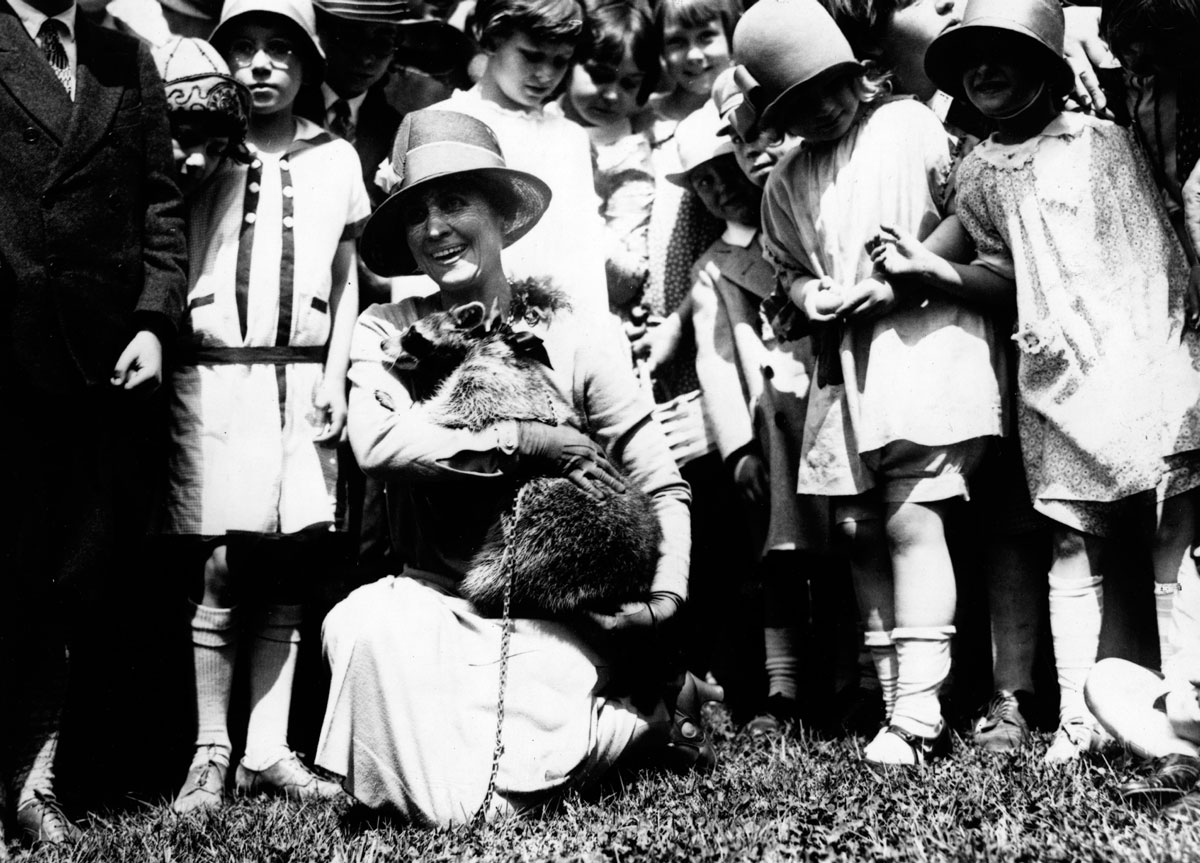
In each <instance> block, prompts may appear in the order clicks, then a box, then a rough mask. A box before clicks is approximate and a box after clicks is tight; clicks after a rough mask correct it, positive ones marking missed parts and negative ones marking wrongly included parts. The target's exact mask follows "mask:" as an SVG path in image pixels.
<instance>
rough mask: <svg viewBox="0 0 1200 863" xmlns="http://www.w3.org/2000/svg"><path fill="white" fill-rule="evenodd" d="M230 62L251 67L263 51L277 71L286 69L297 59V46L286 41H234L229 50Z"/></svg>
mask: <svg viewBox="0 0 1200 863" xmlns="http://www.w3.org/2000/svg"><path fill="white" fill-rule="evenodd" d="M227 51H228V55H229V60H230V62H232V64H233V65H234V66H237V67H243V66H249V65H251V64H252V63H253V62H254V58H255V57H256V56H258V52H259V51H262V52H263V53H265V54H266V55H267V59H268V60H269V61H270V62H271V65H272V66H274V67H275V68H276V69H286V68H288V66H289V65H291V63H292V62H294V61H295V59H296V53H297V52H296V46H295V45H293V44H292V43H291V42H289V41H287V40H286V39H268V40H267V41H266V42H256V41H254V40H252V39H234V40H233V41H232V42H230V43H229V48H228V49H227Z"/></svg>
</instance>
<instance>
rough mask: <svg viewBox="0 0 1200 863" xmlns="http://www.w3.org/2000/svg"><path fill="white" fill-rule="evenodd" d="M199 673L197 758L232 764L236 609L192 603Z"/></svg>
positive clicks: (194, 658) (195, 663) (194, 650)
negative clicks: (231, 696)
mask: <svg viewBox="0 0 1200 863" xmlns="http://www.w3.org/2000/svg"><path fill="white" fill-rule="evenodd" d="M191 610H192V621H191V623H192V664H193V667H194V670H195V675H196V692H195V695H196V758H198V759H199V758H203V759H204V760H206V761H207V760H213V761H216V762H218V763H221V764H226V765H228V764H229V753H230V748H231V747H230V743H229V696H230V693H231V692H232V690H233V666H234V662H235V661H236V660H237V646H238V629H237V610H236V609H234V608H216V607H214V606H211V605H197V604H196V603H191Z"/></svg>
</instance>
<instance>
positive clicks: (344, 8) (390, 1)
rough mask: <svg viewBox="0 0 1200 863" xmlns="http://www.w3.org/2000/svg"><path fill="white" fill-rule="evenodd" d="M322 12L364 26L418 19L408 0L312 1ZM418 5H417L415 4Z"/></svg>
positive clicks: (400, 22)
mask: <svg viewBox="0 0 1200 863" xmlns="http://www.w3.org/2000/svg"><path fill="white" fill-rule="evenodd" d="M313 2H314V3H315V4H316V7H317V8H318V9H320V10H321V11H322V12H328V13H329V14H330V15H334V16H336V17H338V18H345V19H346V20H347V21H361V22H362V23H364V24H402V23H404V22H405V21H411V20H412V19H414V18H417V17H419V15H418V12H417V11H416V10H414V9H413V4H412V3H411V2H409V0H313ZM417 5H418V6H419V5H420V4H419V3H418V4H417Z"/></svg>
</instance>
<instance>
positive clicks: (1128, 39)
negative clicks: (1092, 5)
mask: <svg viewBox="0 0 1200 863" xmlns="http://www.w3.org/2000/svg"><path fill="white" fill-rule="evenodd" d="M1198 33H1200V0H1104V2H1103V3H1101V4H1100V34H1101V35H1102V36H1103V37H1104V40H1105V41H1106V42H1108V45H1109V48H1110V49H1111V50H1112V52H1113V53H1114V54H1116V55H1117V56H1118V57H1127V56H1129V55H1130V54H1131V53H1133V47H1134V45H1135V44H1137V43H1138V42H1143V41H1152V42H1160V41H1161V40H1162V38H1163V37H1164V36H1165V37H1167V38H1168V39H1170V40H1172V41H1173V42H1176V41H1178V42H1180V43H1181V44H1182V42H1185V41H1190V40H1191V39H1192V38H1193V37H1195V36H1196V35H1197V34H1198ZM1164 59H1166V60H1168V62H1171V61H1172V60H1173V59H1174V58H1164ZM1172 65H1173V63H1172Z"/></svg>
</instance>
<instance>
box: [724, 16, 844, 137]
mask: <svg viewBox="0 0 1200 863" xmlns="http://www.w3.org/2000/svg"><path fill="white" fill-rule="evenodd" d="M733 57H734V60H735V61H736V62H737V63H740V64H742V65H743V66H745V68H746V71H747V72H748V73H749V75H750V76H751V77H752V78H753V79H754V80H755V81H756V82H758V85H759V86H760V87H761V88H762V92H761V97H760V101H759V104H762V105H765V106H766V107H765V108H764V110H763V112H762V120H763V122H764V123H767V124H770V123H771V121H772V120H773V119H774V113H775V112H776V111H777V110H778V109H779V108H780V107H781V105H782V103H783V101H784V100H785V98H786V97H788V96H789V95H791V93H792V92H793V91H795V90H796V89H798V88H799V87H801V86H803V85H805V84H812V83H814V82H817V81H820V80H823V79H825V78H828V77H832V76H834V75H837V74H839V73H843V72H851V73H855V74H861V73H862V72H864V71H865V68H864V67H863V65H862V64H861V63H859V62H858V61H857V60H855V59H854V52H853V51H851V50H850V43H849V42H847V41H846V37H845V36H843V35H842V31H841V30H839V29H838V26H837V24H835V23H834V20H833V18H831V17H830V16H829V13H828V12H826V11H825V9H824V8H822V6H821V5H820V4H819V3H818V2H817V0H758V2H757V3H755V4H754V5H753V6H751V7H750V8H749V9H748V10H747V11H746V14H745V15H743V16H742V20H741V21H739V22H738V25H737V27H736V28H735V29H734V31H733Z"/></svg>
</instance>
